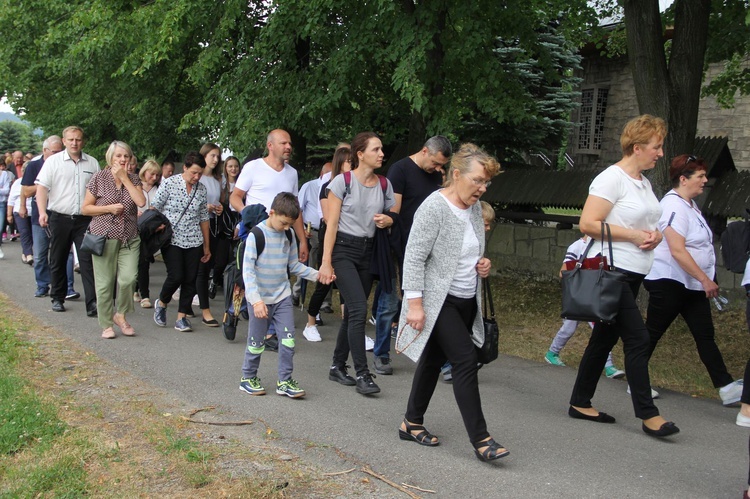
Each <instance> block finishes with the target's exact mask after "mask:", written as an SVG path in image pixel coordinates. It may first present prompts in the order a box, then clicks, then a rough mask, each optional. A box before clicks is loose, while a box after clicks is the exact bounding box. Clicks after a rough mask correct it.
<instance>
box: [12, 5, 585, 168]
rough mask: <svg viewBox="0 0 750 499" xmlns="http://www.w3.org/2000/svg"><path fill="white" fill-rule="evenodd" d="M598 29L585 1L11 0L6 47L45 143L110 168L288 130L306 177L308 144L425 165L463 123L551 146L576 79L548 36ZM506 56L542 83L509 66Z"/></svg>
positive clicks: (22, 105)
mask: <svg viewBox="0 0 750 499" xmlns="http://www.w3.org/2000/svg"><path fill="white" fill-rule="evenodd" d="M593 19H594V17H593V11H592V9H590V8H589V7H588V6H587V4H586V2H585V1H584V0H573V1H572V2H571V1H567V2H564V1H562V0H525V1H522V0H508V1H506V2H497V1H495V0H476V1H474V2H464V3H457V2H451V1H448V0H431V1H426V0H373V1H368V2H358V1H353V0H305V1H302V0H276V1H272V2H266V1H263V2H261V1H255V2H253V1H248V0H224V1H222V2H215V1H214V0H72V1H69V2H49V1H47V0H29V1H25V2H22V3H19V2H17V1H13V0H0V23H1V25H3V26H8V27H9V29H13V31H14V34H15V33H19V36H17V37H16V36H14V37H10V38H12V39H10V40H7V43H4V44H2V45H0V88H2V89H3V91H4V92H5V93H6V95H7V96H8V98H9V101H10V102H11V104H12V105H13V106H14V108H15V109H16V110H17V111H23V112H24V113H25V114H26V115H27V116H28V117H29V119H30V120H31V121H32V122H33V123H34V124H35V125H37V126H41V127H42V128H44V129H45V130H47V131H55V132H58V133H59V130H61V129H62V128H63V127H64V126H66V125H69V124H78V125H81V126H82V127H83V128H84V129H85V130H86V132H87V135H88V137H89V146H88V149H89V151H90V152H92V151H93V152H94V153H98V154H101V153H102V152H103V150H104V148H105V147H106V145H107V143H108V142H109V141H111V140H113V139H115V138H117V139H121V140H125V141H127V142H129V143H130V144H131V145H132V146H133V148H134V150H135V152H136V153H137V154H138V155H139V156H143V155H144V153H148V154H156V155H161V154H164V153H165V152H166V151H168V150H170V149H173V148H174V149H178V150H184V149H185V148H188V147H191V148H193V147H197V145H198V144H199V142H200V141H201V140H204V139H210V140H215V141H217V142H218V143H220V144H221V145H222V146H223V147H227V148H230V149H232V150H233V151H234V152H235V153H237V154H238V155H240V156H243V155H244V153H245V152H248V151H251V150H257V149H259V148H262V146H263V144H264V143H265V136H266V134H267V132H268V131H269V130H271V129H273V128H278V127H281V128H286V129H288V130H289V131H290V133H291V134H292V138H293V140H294V142H295V145H296V146H297V148H298V149H299V150H300V152H301V153H302V154H301V156H300V157H299V158H298V162H297V163H296V164H304V159H305V158H304V151H305V147H304V146H305V144H307V143H310V144H319V143H336V142H338V141H339V140H346V139H348V138H350V137H352V136H353V134H354V133H355V132H356V131H361V130H366V129H370V130H375V131H377V132H379V133H380V134H381V135H382V136H383V137H384V140H385V141H386V142H387V143H396V142H403V141H407V142H408V143H409V145H410V150H414V149H415V148H418V147H419V146H421V145H422V142H423V141H424V139H425V137H426V136H428V135H432V134H436V133H443V134H449V135H452V136H453V138H457V139H460V138H461V136H462V134H464V130H463V128H464V124H465V123H467V122H468V123H473V122H476V123H479V122H482V123H488V124H489V126H491V127H494V128H495V129H497V130H498V131H499V132H501V133H499V134H495V136H494V137H488V140H495V139H496V138H498V137H501V136H502V137H504V139H505V142H504V144H512V143H513V141H514V140H516V141H517V144H518V146H517V148H522V147H526V144H525V143H524V142H523V140H528V137H530V136H531V135H529V134H528V130H530V129H533V130H534V131H535V132H534V135H533V136H534V137H537V138H539V139H540V140H536V141H535V146H537V145H538V146H539V147H547V145H548V144H547V143H546V142H550V141H546V142H545V140H544V139H546V138H547V137H546V136H545V137H541V135H544V134H545V133H547V132H548V134H547V135H548V136H550V137H555V136H557V135H559V130H558V129H559V125H560V123H559V118H558V114H556V111H554V110H552V112H550V110H549V109H547V108H549V107H550V106H551V107H554V106H556V105H558V103H559V102H558V99H557V97H554V98H549V99H548V98H547V97H550V96H552V95H553V94H554V93H555V92H556V91H557V90H555V92H552V91H551V90H549V89H547V88H546V87H550V88H551V87H556V88H557V89H558V90H559V89H564V88H565V78H564V76H566V75H565V72H564V71H563V70H561V67H560V64H561V61H559V60H557V61H556V60H555V58H553V57H550V49H549V47H547V44H548V43H549V32H548V30H547V26H549V25H550V23H551V22H554V21H558V20H559V21H561V24H560V26H562V27H563V28H562V29H560V30H558V35H561V36H565V38H566V39H572V38H574V37H576V36H578V37H580V35H581V32H582V31H583V29H585V28H586V27H589V26H591V23H592V21H593ZM503 41H506V42H503ZM509 44H512V45H513V46H514V47H517V48H518V49H519V56H520V55H521V54H522V56H523V58H524V60H529V59H530V58H531V59H535V62H534V63H533V66H534V70H533V71H534V74H535V76H534V77H533V78H527V77H526V75H525V74H524V73H519V72H518V71H519V68H518V66H517V65H516V64H515V62H517V61H509V60H508V58H507V57H505V58H504V57H503V55H502V54H500V53H499V52H498V51H497V49H498V48H501V47H503V46H506V47H507V46H510V45H509ZM506 55H507V54H506ZM541 76H543V77H542V78H541V79H539V77H541ZM529 86H530V87H529ZM560 95H561V94H560ZM539 99H541V100H545V102H543V103H541V104H540V103H538V102H536V101H537V100H539ZM563 100H564V99H563ZM561 102H562V101H561ZM562 104H563V106H567V103H562ZM531 124H533V126H532V125H531ZM501 129H502V130H501ZM545 130H546V131H547V132H545ZM467 136H471V134H469V133H468V132H467ZM538 142H545V143H544V144H536V143H538ZM300 146H301V147H300ZM504 147H505V146H503V148H504Z"/></svg>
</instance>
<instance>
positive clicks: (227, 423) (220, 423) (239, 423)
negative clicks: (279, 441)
mask: <svg viewBox="0 0 750 499" xmlns="http://www.w3.org/2000/svg"><path fill="white" fill-rule="evenodd" d="M180 419H182V420H183V421H187V422H188V423H196V424H207V425H212V426H245V425H249V424H253V423H254V422H255V421H216V422H212V421H198V420H197V419H192V418H186V417H185V416H180Z"/></svg>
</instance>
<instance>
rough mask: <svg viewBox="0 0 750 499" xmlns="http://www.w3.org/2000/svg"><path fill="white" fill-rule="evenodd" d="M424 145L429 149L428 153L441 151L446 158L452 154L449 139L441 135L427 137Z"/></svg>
mask: <svg viewBox="0 0 750 499" xmlns="http://www.w3.org/2000/svg"><path fill="white" fill-rule="evenodd" d="M424 147H426V148H427V150H428V151H430V154H437V153H442V155H443V156H445V157H446V158H450V157H451V155H452V154H453V147H451V141H450V140H448V139H447V138H446V137H443V136H442V135H435V136H434V137H430V138H429V139H427V142H425V143H424Z"/></svg>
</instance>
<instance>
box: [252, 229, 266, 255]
mask: <svg viewBox="0 0 750 499" xmlns="http://www.w3.org/2000/svg"><path fill="white" fill-rule="evenodd" d="M250 233H251V234H252V235H253V236H255V250H256V252H255V254H256V258H260V254H261V253H263V250H264V249H266V235H265V234H263V229H261V228H260V227H258V226H257V225H256V226H255V227H253V228H252V229H250Z"/></svg>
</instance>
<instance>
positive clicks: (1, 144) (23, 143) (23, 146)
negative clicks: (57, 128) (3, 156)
mask: <svg viewBox="0 0 750 499" xmlns="http://www.w3.org/2000/svg"><path fill="white" fill-rule="evenodd" d="M41 149H42V147H41V141H40V140H39V137H37V136H36V135H34V130H33V129H32V128H31V127H30V126H28V125H26V124H24V123H19V122H17V121H10V120H6V121H0V152H3V153H4V152H6V151H11V152H13V151H23V152H24V153H28V152H30V153H32V154H36V153H38V152H40V151H41Z"/></svg>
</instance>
